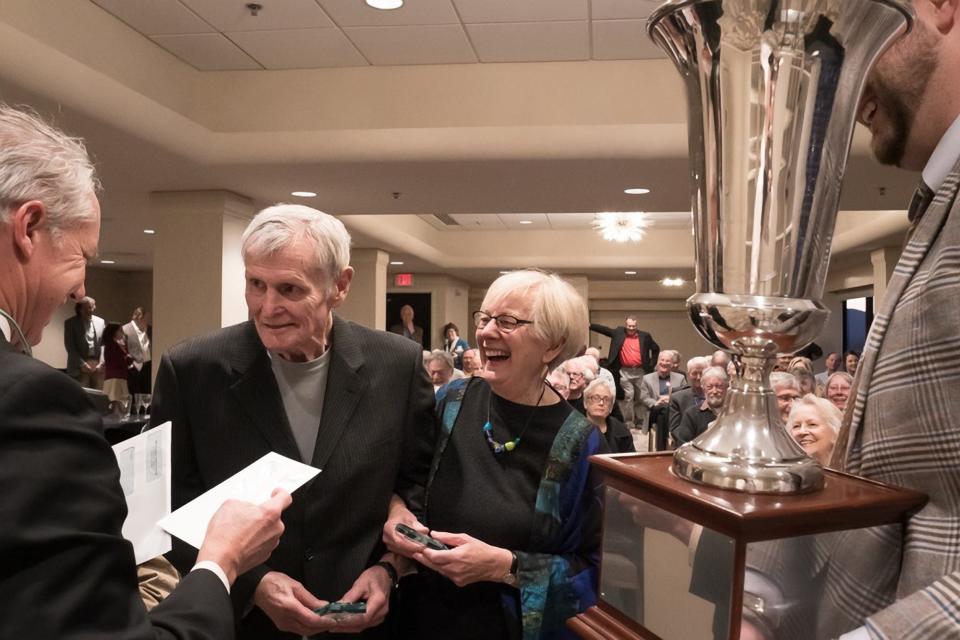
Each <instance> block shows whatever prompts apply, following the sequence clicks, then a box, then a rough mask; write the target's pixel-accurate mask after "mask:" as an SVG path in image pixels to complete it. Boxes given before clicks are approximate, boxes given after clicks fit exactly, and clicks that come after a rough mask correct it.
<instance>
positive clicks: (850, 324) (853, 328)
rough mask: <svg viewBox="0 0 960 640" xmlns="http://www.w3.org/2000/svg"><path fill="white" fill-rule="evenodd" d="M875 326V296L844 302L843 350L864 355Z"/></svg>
mask: <svg viewBox="0 0 960 640" xmlns="http://www.w3.org/2000/svg"><path fill="white" fill-rule="evenodd" d="M871 324H873V296H869V297H866V298H852V299H850V300H844V301H843V350H844V352H847V351H856V352H857V353H863V346H864V344H865V343H866V341H867V334H868V333H869V332H870V325H871Z"/></svg>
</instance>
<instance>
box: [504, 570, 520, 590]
mask: <svg viewBox="0 0 960 640" xmlns="http://www.w3.org/2000/svg"><path fill="white" fill-rule="evenodd" d="M518 582H519V581H518V580H517V574H515V573H508V574H507V575H505V576H503V583H504V584H505V585H508V586H511V587H515V586H517V583H518Z"/></svg>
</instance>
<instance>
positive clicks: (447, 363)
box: [427, 349, 454, 392]
mask: <svg viewBox="0 0 960 640" xmlns="http://www.w3.org/2000/svg"><path fill="white" fill-rule="evenodd" d="M453 368H454V367H453V356H452V355H450V354H449V353H447V352H446V351H444V350H443V349H434V350H433V351H431V352H430V357H428V358H427V373H428V374H429V375H430V382H432V383H433V390H434V392H436V391H437V389H439V388H440V387H442V386H443V385H445V384H447V383H448V382H450V380H451V379H453Z"/></svg>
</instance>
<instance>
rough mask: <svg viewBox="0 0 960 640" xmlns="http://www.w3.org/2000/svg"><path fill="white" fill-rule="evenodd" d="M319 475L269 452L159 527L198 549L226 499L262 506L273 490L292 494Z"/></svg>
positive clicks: (316, 471) (299, 464)
mask: <svg viewBox="0 0 960 640" xmlns="http://www.w3.org/2000/svg"><path fill="white" fill-rule="evenodd" d="M318 473H320V469H316V468H314V467H311V466H309V465H306V464H303V463H302V462H298V461H296V460H291V459H290V458H286V457H284V456H282V455H280V454H279V453H276V452H274V451H271V452H270V453H268V454H267V455H265V456H263V457H262V458H260V459H259V460H257V461H256V462H254V463H253V464H251V465H250V466H249V467H247V468H246V469H243V470H242V471H240V472H238V473H237V474H235V475H233V476H231V477H229V478H227V479H226V480H224V481H223V482H221V483H220V484H218V485H217V486H215V487H214V488H213V489H210V490H209V491H207V492H206V493H204V494H203V495H200V496H197V497H196V498H194V499H193V500H191V501H190V502H188V503H187V504H185V505H183V506H182V507H180V508H179V509H177V510H176V511H174V512H173V513H171V514H170V515H168V516H167V517H166V518H164V519H163V520H161V521H160V522H159V523H158V524H159V525H160V526H161V527H163V529H164V530H165V531H167V532H168V533H170V534H171V535H174V536H177V537H178V538H180V539H181V540H183V541H184V542H186V543H187V544H190V545H192V546H194V547H196V548H197V549H199V548H200V545H202V544H203V538H204V537H205V536H206V535H207V525H208V524H210V518H212V517H213V514H214V513H215V512H216V510H217V509H219V508H220V505H222V504H223V503H224V502H226V501H227V500H244V501H246V502H252V503H254V504H261V503H263V502H266V501H267V500H269V499H270V494H271V493H272V492H273V490H274V489H277V488H280V489H283V490H285V491H287V492H288V493H293V492H294V491H295V490H297V489H298V488H300V487H301V486H303V484H304V483H306V482H307V481H309V480H310V479H312V478H313V477H314V476H316V475H317V474H318Z"/></svg>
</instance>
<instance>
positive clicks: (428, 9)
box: [318, 0, 460, 27]
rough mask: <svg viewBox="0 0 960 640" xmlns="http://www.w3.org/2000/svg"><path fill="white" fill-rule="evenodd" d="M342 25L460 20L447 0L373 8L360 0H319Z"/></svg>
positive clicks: (415, 0)
mask: <svg viewBox="0 0 960 640" xmlns="http://www.w3.org/2000/svg"><path fill="white" fill-rule="evenodd" d="M318 1H319V2H320V4H321V5H322V6H323V8H324V9H325V10H326V11H327V13H328V14H329V15H330V17H331V18H333V20H334V21H335V22H336V23H337V24H338V25H339V26H341V27H389V26H398V25H417V24H459V23H460V18H458V17H457V12H456V11H454V10H453V5H452V4H451V3H450V0H407V2H406V3H404V5H403V6H402V7H400V8H399V9H390V10H389V11H383V10H381V9H374V8H373V7H371V6H369V5H367V3H366V2H364V1H363V0H318Z"/></svg>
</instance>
